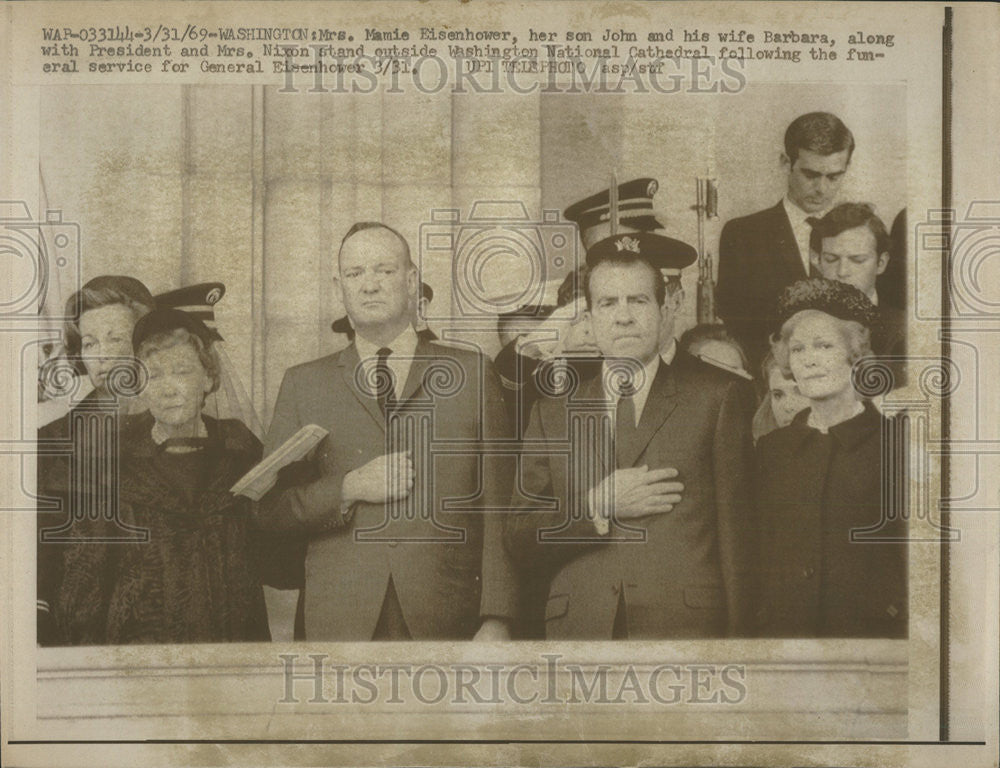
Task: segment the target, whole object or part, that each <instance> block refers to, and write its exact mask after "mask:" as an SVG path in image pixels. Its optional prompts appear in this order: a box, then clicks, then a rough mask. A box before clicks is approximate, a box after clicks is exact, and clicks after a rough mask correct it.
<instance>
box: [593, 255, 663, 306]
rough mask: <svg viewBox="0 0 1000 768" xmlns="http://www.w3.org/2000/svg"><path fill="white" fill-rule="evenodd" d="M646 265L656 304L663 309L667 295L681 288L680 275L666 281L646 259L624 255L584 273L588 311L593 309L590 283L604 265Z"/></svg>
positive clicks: (603, 260)
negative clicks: (598, 269)
mask: <svg viewBox="0 0 1000 768" xmlns="http://www.w3.org/2000/svg"><path fill="white" fill-rule="evenodd" d="M636 263H639V264H645V265H646V266H647V267H649V270H650V271H651V272H652V273H653V275H654V279H653V293H654V295H655V296H656V303H657V305H658V306H660V307H662V306H663V305H664V304H665V303H666V301H667V294H668V293H669V294H670V295H671V296H673V295H674V294H675V293H677V291H679V290H680V288H681V278H680V275H677V276H673V275H672V276H670V277H669V278H667V279H666V280H664V278H663V273H662V272H660V268H659V267H657V266H656V265H655V264H653V262H652V261H650V260H649V259H645V258H643V257H641V256H627V255H624V254H622V255H621V256H620V257H619V256H611V257H608V258H605V259H601V260H600V261H599V262H597V264H594V265H593V266H592V267H589V268H588V269H587V271H586V272H585V273H584V281H583V295H584V297H586V299H587V309H592V305H591V295H590V281H591V280H593V279H594V272H596V271H597V268H598V267H600V266H602V265H604V264H617V265H620V266H628V265H630V264H636Z"/></svg>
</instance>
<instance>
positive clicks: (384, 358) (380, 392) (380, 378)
mask: <svg viewBox="0 0 1000 768" xmlns="http://www.w3.org/2000/svg"><path fill="white" fill-rule="evenodd" d="M391 354H392V350H391V349H389V348H388V347H382V348H381V349H380V350H379V351H378V358H377V359H376V361H375V393H376V397H377V398H378V407H379V409H380V410H381V411H382V415H383V416H384V415H385V414H387V413H391V412H392V410H393V408H395V407H396V377H395V376H394V375H393V373H392V368H390V367H389V355H391Z"/></svg>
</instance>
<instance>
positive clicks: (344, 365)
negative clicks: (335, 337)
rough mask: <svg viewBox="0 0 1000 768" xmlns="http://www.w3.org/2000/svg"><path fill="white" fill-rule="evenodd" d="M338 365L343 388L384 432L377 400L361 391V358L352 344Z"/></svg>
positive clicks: (346, 349)
mask: <svg viewBox="0 0 1000 768" xmlns="http://www.w3.org/2000/svg"><path fill="white" fill-rule="evenodd" d="M339 363H340V376H341V378H342V379H343V382H344V386H345V387H346V388H347V389H348V390H349V391H350V392H351V394H353V395H354V397H356V398H357V399H358V402H359V403H361V405H362V406H364V409H365V410H366V411H368V415H370V416H371V417H372V418H373V419H374V420H375V423H376V424H378V425H379V428H381V429H382V430H383V431H384V430H385V417H384V416H383V415H382V409H381V408H379V407H378V400H377V399H376V398H375V397H374V396H373V395H372V394H371V393H370V392H368V391H366V390H364V389H362V385H363V384H364V378H365V377H364V375H363V374H362V373H361V370H360V368H359V365H360V363H361V357H360V356H359V355H358V348H357V346H355V345H354V344H353V343H352V344H351V345H350V346H348V347H346V348H345V349H344V351H343V352H341V353H340V360H339Z"/></svg>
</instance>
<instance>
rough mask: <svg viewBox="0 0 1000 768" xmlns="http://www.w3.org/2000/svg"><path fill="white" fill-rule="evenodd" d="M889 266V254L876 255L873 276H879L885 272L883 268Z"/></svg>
mask: <svg viewBox="0 0 1000 768" xmlns="http://www.w3.org/2000/svg"><path fill="white" fill-rule="evenodd" d="M888 266H889V254H888V253H880V254H879V255H878V266H877V267H876V268H875V274H876V275H881V274H882V273H883V272H885V268H886V267H888Z"/></svg>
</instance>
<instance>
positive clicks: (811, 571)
mask: <svg viewBox="0 0 1000 768" xmlns="http://www.w3.org/2000/svg"><path fill="white" fill-rule="evenodd" d="M815 574H816V569H815V568H813V567H812V566H811V565H807V566H806V567H805V568H803V569H802V578H803V579H811V578H812V577H813V576H814V575H815Z"/></svg>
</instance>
